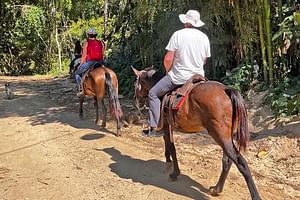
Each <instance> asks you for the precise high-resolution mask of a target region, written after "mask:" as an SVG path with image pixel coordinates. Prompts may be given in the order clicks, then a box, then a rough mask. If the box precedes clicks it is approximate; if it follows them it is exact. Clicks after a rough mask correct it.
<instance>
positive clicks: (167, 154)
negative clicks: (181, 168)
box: [164, 132, 172, 171]
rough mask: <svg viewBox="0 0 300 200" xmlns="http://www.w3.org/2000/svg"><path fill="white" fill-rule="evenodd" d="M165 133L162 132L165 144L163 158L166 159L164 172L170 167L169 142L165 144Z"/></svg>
mask: <svg viewBox="0 0 300 200" xmlns="http://www.w3.org/2000/svg"><path fill="white" fill-rule="evenodd" d="M166 134H169V133H167V132H164V142H165V157H166V170H167V171H168V170H169V169H171V167H172V160H171V153H170V142H167V139H168V138H167V137H168V136H167V135H166Z"/></svg>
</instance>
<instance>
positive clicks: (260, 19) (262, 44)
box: [256, 0, 268, 81]
mask: <svg viewBox="0 0 300 200" xmlns="http://www.w3.org/2000/svg"><path fill="white" fill-rule="evenodd" d="M256 5H257V11H258V13H257V14H258V15H257V18H258V28H259V40H260V49H261V57H262V64H263V75H264V81H268V63H267V58H266V46H265V40H264V26H263V14H262V7H261V1H260V0H256Z"/></svg>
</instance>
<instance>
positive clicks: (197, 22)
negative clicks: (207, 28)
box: [179, 10, 204, 27]
mask: <svg viewBox="0 0 300 200" xmlns="http://www.w3.org/2000/svg"><path fill="white" fill-rule="evenodd" d="M179 19H180V21H181V22H182V23H184V24H185V23H190V24H192V25H193V26H194V27H201V26H203V25H204V22H203V21H201V19H200V13H199V12H198V11H197V10H189V11H187V12H186V14H180V15H179Z"/></svg>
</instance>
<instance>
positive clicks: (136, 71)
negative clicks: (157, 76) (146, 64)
mask: <svg viewBox="0 0 300 200" xmlns="http://www.w3.org/2000/svg"><path fill="white" fill-rule="evenodd" d="M131 69H132V71H133V72H134V73H135V75H136V76H139V75H140V74H141V72H140V71H139V70H137V69H135V68H134V67H133V66H132V65H131Z"/></svg>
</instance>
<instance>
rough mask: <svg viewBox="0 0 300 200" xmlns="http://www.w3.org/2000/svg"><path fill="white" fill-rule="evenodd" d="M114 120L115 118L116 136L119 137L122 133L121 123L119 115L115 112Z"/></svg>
mask: <svg viewBox="0 0 300 200" xmlns="http://www.w3.org/2000/svg"><path fill="white" fill-rule="evenodd" d="M116 120H117V136H118V137H119V136H121V135H122V131H121V127H122V123H121V120H120V117H119V116H118V115H117V114H116Z"/></svg>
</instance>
